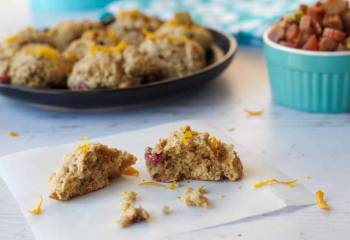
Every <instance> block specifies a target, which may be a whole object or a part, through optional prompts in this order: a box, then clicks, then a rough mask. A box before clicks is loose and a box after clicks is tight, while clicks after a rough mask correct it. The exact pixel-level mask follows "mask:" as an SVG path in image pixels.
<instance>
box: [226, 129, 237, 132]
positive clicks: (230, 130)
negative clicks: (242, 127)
mask: <svg viewBox="0 0 350 240" xmlns="http://www.w3.org/2000/svg"><path fill="white" fill-rule="evenodd" d="M235 130H236V129H235V128H229V129H227V131H229V132H234V131H235Z"/></svg>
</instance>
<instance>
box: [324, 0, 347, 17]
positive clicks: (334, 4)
mask: <svg viewBox="0 0 350 240" xmlns="http://www.w3.org/2000/svg"><path fill="white" fill-rule="evenodd" d="M323 6H324V9H325V10H326V12H327V13H330V14H339V13H341V12H343V11H345V10H346V9H347V8H348V2H347V1H344V0H325V1H324V3H323Z"/></svg>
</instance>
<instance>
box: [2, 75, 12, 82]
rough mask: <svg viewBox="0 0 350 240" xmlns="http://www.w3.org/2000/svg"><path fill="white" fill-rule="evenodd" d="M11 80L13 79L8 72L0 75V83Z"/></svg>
mask: <svg viewBox="0 0 350 240" xmlns="http://www.w3.org/2000/svg"><path fill="white" fill-rule="evenodd" d="M10 81H11V79H10V77H9V76H7V75H6V74H4V75H0V83H3V84H9V83H10Z"/></svg>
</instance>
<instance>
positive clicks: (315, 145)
mask: <svg viewBox="0 0 350 240" xmlns="http://www.w3.org/2000/svg"><path fill="white" fill-rule="evenodd" d="M1 4H2V3H1ZM2 7H3V6H2ZM11 9H13V8H12V7H11ZM23 16H25V14H23V15H22V17H23ZM22 17H17V18H22ZM14 18H15V19H16V17H14ZM0 20H1V18H0ZM22 21H23V20H22ZM7 23H8V24H10V22H9V21H7ZM13 24H15V23H13ZM21 25H23V22H22V24H21ZM2 26H4V25H2ZM7 26H8V25H7ZM1 31H2V32H1ZM4 31H5V30H4V27H2V28H1V27H0V34H1V33H3V32H4ZM244 108H249V109H260V108H264V109H265V110H266V113H265V114H264V115H263V116H262V117H247V116H246V115H245V113H244V112H243V109H244ZM0 109H1V110H0V156H2V155H5V154H9V153H14V152H16V151H21V150H25V149H29V148H32V147H38V146H46V145H54V144H61V143H67V142H71V141H75V140H77V139H78V138H79V137H82V136H89V137H91V138H92V137H97V136H104V135H109V134H113V133H118V132H122V131H127V130H133V129H141V128H144V127H148V126H154V125H157V124H161V123H167V122H170V121H175V120H185V119H206V120H207V121H209V122H211V123H212V124H214V125H216V126H218V127H220V128H222V129H223V130H225V131H227V129H229V128H235V131H234V132H228V133H229V134H231V136H232V137H233V138H234V139H235V140H236V141H238V142H240V143H241V144H242V145H244V146H245V147H247V148H248V149H250V150H252V151H254V152H256V153H257V154H259V155H260V157H261V158H262V159H264V160H267V161H269V162H270V163H271V164H273V165H275V166H276V167H278V168H280V169H281V170H283V171H284V172H285V173H287V174H288V175H289V176H290V177H292V178H298V179H299V180H300V181H301V182H302V183H304V184H305V185H306V187H307V188H308V189H310V191H312V192H315V191H316V190H318V189H322V190H323V191H324V192H325V193H326V197H327V199H328V200H329V203H330V205H331V206H332V210H331V211H329V212H325V211H321V210H320V209H318V208H317V207H316V206H311V207H308V208H305V209H301V210H298V211H289V212H286V211H283V212H279V213H274V214H269V215H267V216H264V217H259V218H252V219H249V220H246V221H242V222H238V223H234V224H229V225H225V226H222V227H219V228H213V229H209V230H205V231H201V232H195V233H191V234H186V235H184V236H182V238H181V239H196V240H197V239H208V240H209V239H247V240H255V239H256V240H262V239H269V240H281V239H283V240H295V239H316V240H329V239H337V240H349V239H350V190H349V189H350V188H349V186H350V174H349V171H350V141H349V140H350V115H349V114H337V115H326V114H309V113H302V112H298V111H294V110H290V109H287V108H284V107H282V106H279V105H277V104H276V103H274V102H273V101H272V100H271V93H270V89H269V85H268V76H267V72H266V65H265V61H264V59H263V56H262V53H261V50H259V49H252V48H241V49H240V51H239V53H238V55H237V56H236V58H235V60H234V63H233V64H232V65H231V66H230V67H229V69H228V70H227V71H226V72H225V73H224V74H223V75H222V77H220V78H218V79H216V80H215V81H213V82H212V83H210V84H209V85H206V86H203V87H202V88H200V89H197V90H195V91H194V92H191V93H183V94H182V95H180V96H178V97H173V98H171V99H167V100H164V101H161V102H156V103H152V104H151V105H142V106H137V107H132V108H124V109H113V110H109V111H97V112H96V111H95V112H69V111H66V112H62V111H61V112H55V111H52V110H51V111H49V110H43V109H36V108H33V107H30V106H28V105H25V104H23V103H17V102H12V101H10V100H7V99H5V98H3V97H1V96H0ZM9 131H17V132H18V133H19V137H18V138H11V137H9V135H8V132H9ZM243 161H244V160H243ZM306 176H310V177H311V179H309V180H307V179H306V178H305V177H306ZM242 204H244V203H242ZM0 239H1V240H15V239H21V240H33V239H34V237H33V235H32V233H31V231H30V229H29V227H28V226H27V225H26V223H25V220H24V218H23V217H22V216H21V213H20V211H19V209H18V207H17V205H16V203H15V201H14V199H13V197H12V196H11V194H10V193H9V191H8V189H7V187H6V186H5V184H4V183H3V181H2V180H1V179H0ZM116 239H117V236H116ZM135 239H142V236H137V237H136V238H135Z"/></svg>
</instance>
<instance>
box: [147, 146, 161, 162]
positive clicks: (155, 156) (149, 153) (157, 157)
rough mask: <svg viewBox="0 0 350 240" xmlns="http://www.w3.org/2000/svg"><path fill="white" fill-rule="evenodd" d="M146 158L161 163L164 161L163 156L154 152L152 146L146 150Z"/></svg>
mask: <svg viewBox="0 0 350 240" xmlns="http://www.w3.org/2000/svg"><path fill="white" fill-rule="evenodd" d="M145 159H146V161H148V162H151V163H155V164H157V163H160V162H161V161H162V156H161V155H160V154H152V148H150V147H148V148H146V150H145Z"/></svg>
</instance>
